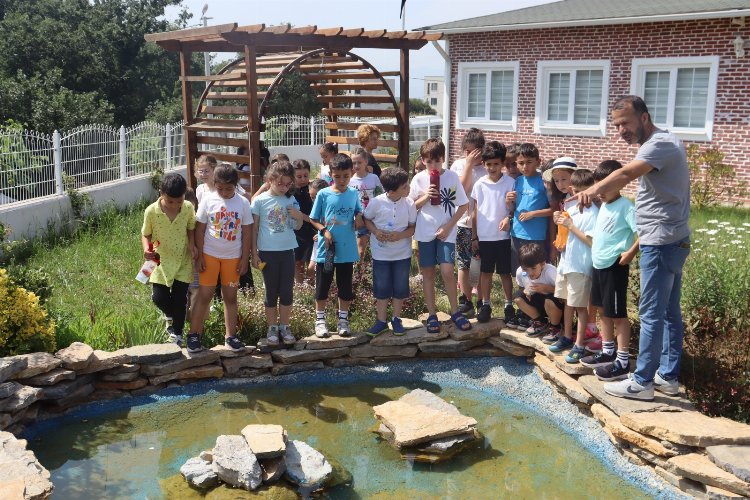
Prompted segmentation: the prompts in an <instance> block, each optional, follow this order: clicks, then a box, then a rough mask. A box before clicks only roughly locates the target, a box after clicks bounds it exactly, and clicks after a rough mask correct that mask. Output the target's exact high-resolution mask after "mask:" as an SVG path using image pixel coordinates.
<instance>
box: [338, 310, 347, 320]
mask: <svg viewBox="0 0 750 500" xmlns="http://www.w3.org/2000/svg"><path fill="white" fill-rule="evenodd" d="M339 319H349V311H342V310H341V309H339Z"/></svg>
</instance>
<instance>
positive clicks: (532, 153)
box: [518, 142, 539, 160]
mask: <svg viewBox="0 0 750 500" xmlns="http://www.w3.org/2000/svg"><path fill="white" fill-rule="evenodd" d="M518 156H525V157H526V158H536V159H537V160H538V159H539V150H538V149H537V148H536V146H534V145H533V144H531V143H530V142H524V143H523V144H521V145H520V146H518Z"/></svg>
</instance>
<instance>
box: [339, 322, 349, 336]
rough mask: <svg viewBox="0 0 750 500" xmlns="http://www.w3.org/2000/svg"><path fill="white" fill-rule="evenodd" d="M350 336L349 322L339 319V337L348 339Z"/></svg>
mask: <svg viewBox="0 0 750 500" xmlns="http://www.w3.org/2000/svg"><path fill="white" fill-rule="evenodd" d="M351 334H352V332H351V331H350V330H349V320H348V319H343V318H339V336H340V337H349V336H350V335H351Z"/></svg>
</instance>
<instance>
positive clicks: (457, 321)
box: [451, 311, 471, 332]
mask: <svg viewBox="0 0 750 500" xmlns="http://www.w3.org/2000/svg"><path fill="white" fill-rule="evenodd" d="M451 321H453V324H454V325H456V328H458V329H459V330H461V331H464V332H466V331H469V330H471V323H469V320H468V319H466V316H464V315H463V313H462V312H461V311H456V312H455V313H453V314H451Z"/></svg>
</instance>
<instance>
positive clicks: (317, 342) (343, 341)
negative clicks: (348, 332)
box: [294, 333, 370, 350]
mask: <svg viewBox="0 0 750 500" xmlns="http://www.w3.org/2000/svg"><path fill="white" fill-rule="evenodd" d="M369 339H370V337H369V336H368V335H367V334H366V333H354V334H352V336H351V337H341V336H339V335H331V336H330V337H327V338H324V339H321V338H318V337H316V336H315V335H310V336H309V337H305V338H302V339H299V340H298V341H297V343H296V344H294V349H297V350H302V349H308V350H319V349H335V348H339V347H354V346H357V345H360V344H365V343H367V341H368V340H369Z"/></svg>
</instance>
